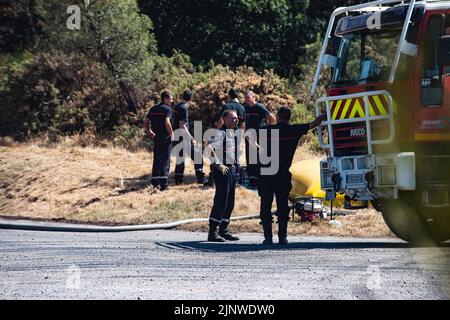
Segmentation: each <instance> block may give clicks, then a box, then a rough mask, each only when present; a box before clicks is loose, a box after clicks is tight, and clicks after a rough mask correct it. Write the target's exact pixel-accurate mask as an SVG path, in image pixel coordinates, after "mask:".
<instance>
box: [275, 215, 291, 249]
mask: <svg viewBox="0 0 450 320" xmlns="http://www.w3.org/2000/svg"><path fill="white" fill-rule="evenodd" d="M288 221H289V217H278V243H279V244H281V245H285V244H287V243H288V241H287V225H288Z"/></svg>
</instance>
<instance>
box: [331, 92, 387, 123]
mask: <svg viewBox="0 0 450 320" xmlns="http://www.w3.org/2000/svg"><path fill="white" fill-rule="evenodd" d="M368 98H369V99H368V100H369V114H370V115H371V116H377V115H380V116H381V115H387V114H388V101H387V98H386V97H385V96H384V95H374V96H369V97H368ZM363 117H365V109H364V99H363V98H353V99H341V100H335V101H332V102H331V119H332V120H341V119H353V118H363Z"/></svg>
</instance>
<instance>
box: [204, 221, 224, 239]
mask: <svg viewBox="0 0 450 320" xmlns="http://www.w3.org/2000/svg"><path fill="white" fill-rule="evenodd" d="M218 226H219V223H217V222H214V221H210V222H209V232H208V241H211V242H225V239H223V238H221V237H220V236H219V234H218V233H217V227H218Z"/></svg>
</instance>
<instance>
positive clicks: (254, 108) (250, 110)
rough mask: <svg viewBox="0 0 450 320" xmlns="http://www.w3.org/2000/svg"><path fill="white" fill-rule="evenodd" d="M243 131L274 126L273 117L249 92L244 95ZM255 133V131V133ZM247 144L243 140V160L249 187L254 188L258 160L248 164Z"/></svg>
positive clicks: (256, 178)
mask: <svg viewBox="0 0 450 320" xmlns="http://www.w3.org/2000/svg"><path fill="white" fill-rule="evenodd" d="M244 97H245V105H244V108H245V130H250V129H254V130H255V131H256V130H258V129H259V128H261V127H262V126H263V125H264V122H266V124H275V122H276V119H275V117H274V115H273V114H272V113H271V112H269V110H267V109H266V107H265V106H264V105H262V104H261V103H259V102H257V101H256V99H255V94H254V92H253V91H251V90H249V91H247V92H246V93H245V95H244ZM256 133H257V131H256ZM249 151H250V147H249V142H248V140H245V160H246V163H247V176H248V180H249V185H250V187H252V188H255V187H256V186H257V185H258V171H259V170H258V163H257V162H258V161H257V160H258V159H255V160H256V163H250V157H249Z"/></svg>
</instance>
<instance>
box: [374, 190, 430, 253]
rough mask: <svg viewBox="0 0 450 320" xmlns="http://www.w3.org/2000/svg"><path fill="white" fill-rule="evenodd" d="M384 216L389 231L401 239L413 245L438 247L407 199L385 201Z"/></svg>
mask: <svg viewBox="0 0 450 320" xmlns="http://www.w3.org/2000/svg"><path fill="white" fill-rule="evenodd" d="M381 212H382V215H383V219H384V221H385V222H386V224H387V226H388V227H389V229H390V230H391V231H392V232H393V233H394V234H395V235H396V236H397V237H399V238H400V239H402V240H404V241H407V242H409V243H411V244H413V245H419V246H427V245H436V242H435V240H434V239H433V238H432V237H430V233H429V232H428V230H427V228H426V227H425V221H422V220H421V219H420V217H419V215H418V212H417V210H416V209H415V208H414V205H412V204H411V203H410V202H409V201H406V200H405V199H401V198H400V199H397V200H384V201H383V203H382V210H381Z"/></svg>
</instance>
